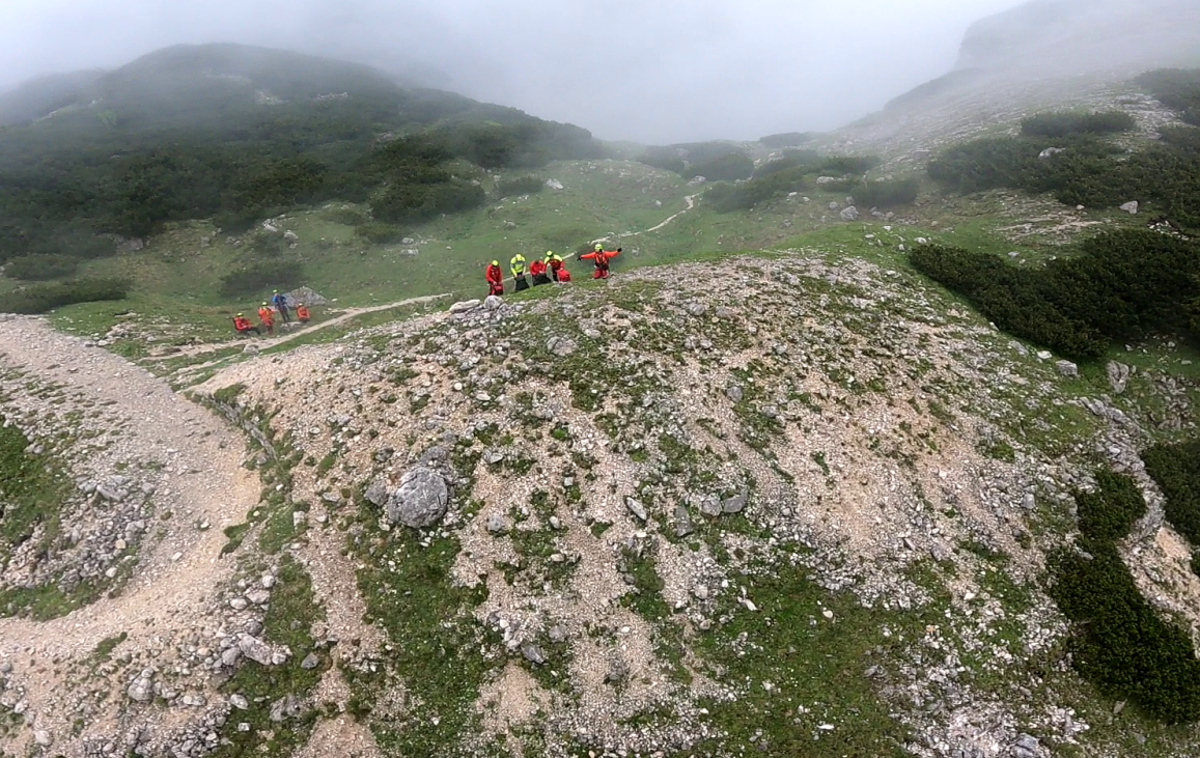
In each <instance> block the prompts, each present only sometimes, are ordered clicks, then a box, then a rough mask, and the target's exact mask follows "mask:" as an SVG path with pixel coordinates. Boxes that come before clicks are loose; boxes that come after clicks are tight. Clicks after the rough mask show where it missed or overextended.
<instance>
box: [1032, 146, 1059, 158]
mask: <svg viewBox="0 0 1200 758" xmlns="http://www.w3.org/2000/svg"><path fill="white" fill-rule="evenodd" d="M1062 152H1066V148H1065V147H1048V148H1046V149H1045V150H1043V151H1042V152H1040V153H1038V158H1041V159H1042V160H1046V159H1047V158H1049V157H1051V156H1054V155H1058V154H1059V153H1062Z"/></svg>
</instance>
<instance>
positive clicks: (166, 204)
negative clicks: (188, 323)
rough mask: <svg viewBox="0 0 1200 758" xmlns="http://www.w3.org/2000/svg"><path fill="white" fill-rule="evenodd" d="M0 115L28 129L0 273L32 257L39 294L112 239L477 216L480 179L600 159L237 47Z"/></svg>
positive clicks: (548, 132) (3, 176) (183, 56)
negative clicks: (351, 209) (301, 210)
mask: <svg viewBox="0 0 1200 758" xmlns="http://www.w3.org/2000/svg"><path fill="white" fill-rule="evenodd" d="M4 102H5V103H6V104H7V105H8V110H7V111H6V112H7V113H9V114H22V115H23V116H25V117H28V116H33V117H34V118H35V119H37V120H34V121H32V123H24V124H22V125H19V126H12V127H9V128H7V129H5V130H3V131H0V263H4V262H5V261H6V260H10V259H14V258H29V257H30V256H34V257H35V259H34V261H33V262H32V263H31V262H29V261H23V262H22V264H21V265H20V266H19V270H21V271H22V272H27V273H28V274H30V275H32V276H36V277H40V278H60V277H62V276H64V275H68V276H69V274H70V272H71V271H73V270H74V266H72V265H69V263H67V264H64V263H63V261H62V260H61V255H62V254H66V255H68V256H69V257H75V258H79V257H97V256H104V255H108V254H111V253H112V252H114V251H115V247H114V245H113V243H112V238H113V235H116V236H119V237H125V238H129V237H134V238H144V237H146V236H148V235H151V234H153V233H155V232H156V231H158V230H160V229H161V228H162V227H163V225H164V224H165V223H168V222H173V221H184V220H188V219H199V218H208V217H215V218H216V219H217V222H218V223H219V224H220V225H221V226H223V227H225V228H227V229H237V228H245V227H247V226H249V225H250V224H253V223H254V222H256V221H257V220H261V219H262V218H265V217H267V216H269V215H272V214H277V213H281V212H285V211H287V210H289V209H291V208H294V207H296V206H298V205H306V204H310V203H315V202H324V201H327V200H333V199H340V200H348V201H354V202H370V204H371V207H372V210H373V215H374V220H375V221H380V222H387V223H389V224H400V223H411V222H414V221H419V220H422V219H426V218H431V217H434V216H438V215H440V214H443V213H452V212H456V211H459V210H463V209H466V208H471V207H477V206H479V205H481V204H482V203H483V202H484V192H483V190H482V189H481V184H480V182H479V181H478V177H477V176H476V174H479V173H480V172H481V170H492V169H513V168H516V169H520V168H531V167H537V166H541V165H544V164H545V163H546V162H548V161H551V160H558V159H570V158H592V157H598V156H600V155H601V154H602V153H603V150H602V147H601V146H600V145H599V143H597V142H595V141H594V140H593V139H592V136H591V134H590V133H589V132H587V131H586V130H584V129H581V128H579V127H575V126H571V125H568V124H557V123H553V122H549V121H543V120H541V119H538V118H535V117H532V116H530V115H528V114H526V113H523V112H521V111H519V110H516V109H515V108H506V107H502V106H498V105H488V104H484V103H479V102H476V101H474V100H471V99H470V98H466V97H463V96H461V95H457V94H454V93H450V92H442V91H438V90H430V89H406V88H404V87H401V86H400V85H398V84H397V83H396V82H395V81H394V80H393V77H392V76H391V75H389V74H385V73H383V72H380V71H378V70H375V69H372V68H370V67H367V66H363V65H359V64H353V63H346V62H344V61H337V60H330V59H325V58H318V57H314V56H309V55H302V54H299V53H294V52H288V51H281V50H268V49H264V48H255V47H247V46H243V45H231V44H214V45H200V46H190V45H181V46H177V47H171V48H167V49H164V50H160V51H158V52H155V53H151V54H150V55H147V56H145V57H143V58H140V59H138V60H136V61H134V62H132V63H130V64H128V65H126V66H124V67H122V68H119V69H117V70H115V71H112V72H109V73H106V74H103V75H101V76H98V77H93V78H91V79H89V78H88V77H86V76H83V75H78V76H75V75H72V76H68V77H60V78H57V79H56V78H46V79H43V80H40V81H39V82H35V83H30V84H29V85H26V86H24V87H23V88H21V89H19V90H18V91H17V92H15V93H12V94H11V96H10V98H9V99H7V100H5V101H4ZM51 113H53V116H52V117H50V118H45V116H48V115H50V114H51ZM26 121H28V118H26ZM37 256H43V257H42V258H38V257H37ZM49 257H53V258H55V260H54V261H53V265H51V262H48V261H47V260H45V258H49ZM64 272H65V274H64ZM22 278H26V277H22Z"/></svg>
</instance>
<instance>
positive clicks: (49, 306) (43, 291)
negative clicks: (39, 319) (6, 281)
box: [0, 279, 129, 314]
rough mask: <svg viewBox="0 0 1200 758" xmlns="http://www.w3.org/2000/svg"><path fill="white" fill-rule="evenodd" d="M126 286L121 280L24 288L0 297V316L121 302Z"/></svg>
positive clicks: (70, 282) (84, 281)
mask: <svg viewBox="0 0 1200 758" xmlns="http://www.w3.org/2000/svg"><path fill="white" fill-rule="evenodd" d="M128 294H129V283H128V282H126V281H124V280H123V279H76V280H74V281H69V282H51V283H49V284H38V285H35V286H32V287H26V288H25V289H22V290H17V291H15V292H9V293H7V294H4V295H0V312H2V313H30V314H32V313H46V312H47V311H52V310H54V309H55V308H61V307H62V306H64V305H72V304H74V303H94V302H98V301H101V300H124V299H125V296H126V295H128Z"/></svg>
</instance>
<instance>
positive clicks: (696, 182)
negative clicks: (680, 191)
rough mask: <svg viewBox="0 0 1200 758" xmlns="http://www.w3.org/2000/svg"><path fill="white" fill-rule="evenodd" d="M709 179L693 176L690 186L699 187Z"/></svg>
mask: <svg viewBox="0 0 1200 758" xmlns="http://www.w3.org/2000/svg"><path fill="white" fill-rule="evenodd" d="M707 181H708V179H706V178H704V177H703V176H693V177H692V179H691V181H689V182H688V186H689V187H699V186H700V185H701V184H704V183H705V182H707Z"/></svg>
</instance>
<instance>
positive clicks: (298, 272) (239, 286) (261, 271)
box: [220, 259, 304, 299]
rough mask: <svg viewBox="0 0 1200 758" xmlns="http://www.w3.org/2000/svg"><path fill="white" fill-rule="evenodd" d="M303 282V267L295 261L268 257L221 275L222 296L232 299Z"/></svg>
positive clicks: (294, 285)
mask: <svg viewBox="0 0 1200 758" xmlns="http://www.w3.org/2000/svg"><path fill="white" fill-rule="evenodd" d="M303 283H304V267H303V266H302V265H301V264H300V263H299V262H297V261H292V260H285V259H270V260H260V261H254V262H253V263H247V264H245V265H243V266H239V267H238V268H235V269H234V270H232V271H230V272H229V273H227V274H225V275H224V276H222V277H221V286H220V292H221V296H222V297H226V298H229V299H234V298H238V297H245V296H246V295H253V294H254V293H256V292H261V291H263V290H265V289H270V288H272V287H275V288H279V289H285V288H286V289H293V288H295V287H299V286H300V285H301V284H303Z"/></svg>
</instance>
